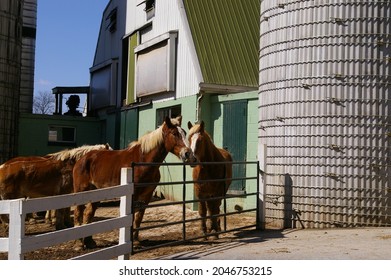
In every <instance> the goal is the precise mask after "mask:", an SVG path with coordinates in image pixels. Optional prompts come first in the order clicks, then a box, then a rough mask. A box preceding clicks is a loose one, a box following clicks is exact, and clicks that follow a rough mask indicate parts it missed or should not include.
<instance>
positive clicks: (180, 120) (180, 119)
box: [176, 116, 182, 126]
mask: <svg viewBox="0 0 391 280" xmlns="http://www.w3.org/2000/svg"><path fill="white" fill-rule="evenodd" d="M176 119H177V121H178V126H181V125H182V116H178V117H176Z"/></svg>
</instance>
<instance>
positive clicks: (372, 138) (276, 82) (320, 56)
mask: <svg viewBox="0 0 391 280" xmlns="http://www.w3.org/2000/svg"><path fill="white" fill-rule="evenodd" d="M16 2H18V1H15V3H16ZM24 2H25V3H29V1H24ZM32 2H33V4H32V5H33V6H34V1H32ZM10 3H11V2H10ZM12 3H14V2H12ZM10 11H12V12H14V13H19V14H18V16H20V12H18V10H17V7H16V6H15V7H10ZM390 14H391V8H390V5H389V4H388V3H387V2H385V1H360V2H356V1H333V2H327V3H324V2H323V1H309V0H306V1H291V2H286V3H282V2H281V1H277V0H264V1H261V2H260V3H259V1H255V0H248V1H236V0H213V1H212V0H198V1H194V0H193V1H190V0H165V1H161V0H137V1H120V0H111V1H109V2H108V5H107V7H106V9H105V10H104V11H103V14H102V21H101V26H100V32H99V37H98V38H97V46H96V53H95V57H94V62H93V65H92V66H91V68H90V73H91V81H90V85H89V87H88V100H89V104H88V116H87V117H84V118H73V117H68V116H60V115H56V116H38V115H31V114H30V113H29V112H23V113H22V114H20V115H19V116H17V114H16V112H17V110H18V109H17V108H18V107H19V106H20V108H22V107H23V106H22V105H20V104H19V103H18V102H17V100H14V99H12V98H11V99H7V100H11V101H12V102H13V104H14V105H15V106H13V107H9V108H12V110H11V111H9V110H1V114H2V116H1V117H2V122H1V124H0V125H4V126H5V125H12V124H14V122H13V121H11V122H9V121H8V120H9V118H11V120H15V119H17V120H18V121H19V125H18V129H16V128H15V127H13V128H9V127H4V129H3V127H2V130H1V131H2V133H3V134H4V135H2V140H1V141H3V142H1V143H2V145H3V146H4V147H7V149H9V147H10V146H9V144H8V143H11V142H12V141H14V143H15V145H14V146H17V147H18V149H17V150H18V151H19V152H18V154H20V155H22V154H25V155H27V154H30V155H32V154H45V153H47V152H52V151H54V150H56V149H57V150H58V149H59V148H63V147H64V146H77V145H81V144H84V143H97V142H108V143H109V144H110V145H111V146H112V147H114V148H116V149H120V148H124V147H125V146H126V145H127V144H128V143H129V142H130V141H132V140H135V139H137V138H138V137H140V136H142V135H143V134H144V133H146V132H147V131H151V130H154V129H155V128H156V127H157V126H158V125H159V124H161V122H162V120H163V117H164V116H165V115H170V116H172V117H175V116H177V115H182V116H183V119H184V121H185V123H184V124H183V125H182V126H183V127H186V123H187V121H191V122H193V123H194V122H197V121H200V120H203V121H205V123H206V127H207V130H208V131H209V133H210V134H211V135H212V137H213V139H214V142H215V144H216V145H217V146H220V147H224V148H226V149H228V150H229V151H230V152H231V153H232V154H233V156H234V160H235V161H259V163H260V170H257V169H256V168H254V167H253V166H251V167H248V166H247V165H243V166H239V167H238V168H237V169H236V170H235V171H234V172H235V173H234V174H235V176H237V177H245V176H252V175H253V174H256V173H258V171H260V174H262V180H260V184H259V186H256V185H254V184H247V183H246V181H245V180H242V181H240V180H239V181H238V182H235V183H234V184H233V185H232V186H231V189H230V190H229V192H230V193H233V194H235V193H236V194H237V193H239V194H240V193H247V192H254V191H255V190H256V189H257V187H259V189H260V193H259V201H260V202H261V208H262V209H261V210H262V211H261V212H262V217H261V218H262V221H263V222H264V226H265V227H273V228H275V227H277V228H290V227H303V228H324V227H353V226H390V225H391V220H390V211H391V209H390V207H391V191H390V188H391V187H390V175H389V174H390V172H389V171H390V158H389V156H390V144H389V141H390V139H391V138H390V111H389V109H390V107H389V99H390V98H389V96H390V87H389V76H390V75H389V71H390V70H389V69H390V50H391V48H390V28H391V22H390V18H391V17H390V16H391V15H390ZM14 19H19V21H18V22H16V23H13V24H14V25H13V26H17V27H18V28H22V23H21V22H22V21H20V18H18V17H10V18H9V19H8V21H10V20H14ZM25 22H26V23H27V21H25ZM2 26H3V24H2ZM211 26H213V27H214V28H210V27H211ZM24 30H25V33H24V34H25V35H26V36H25V37H26V38H25V40H26V44H28V43H29V42H30V43H32V44H33V42H34V32H33V30H34V21H33V23H32V24H31V26H28V25H26V28H25V29H24ZM2 31H3V29H2ZM8 35H9V34H8ZM8 35H7V36H8ZM21 40H22V37H18V38H17V41H12V40H7V41H2V42H1V44H13V43H15V48H12V49H13V50H15V51H21V48H20V46H21ZM29 40H30V41H29ZM2 55H3V53H2ZM17 55H19V56H20V57H21V53H18V54H17ZM30 58H31V57H30ZM31 59H33V58H31ZM28 61H29V60H28V59H27V60H26V61H25V62H26V63H28ZM30 62H31V60H30ZM30 64H31V63H30ZM13 65H14V66H15V68H9V71H15V73H16V76H13V75H11V76H10V77H14V78H15V77H17V78H15V79H14V80H12V79H8V81H10V82H11V83H12V84H10V85H6V86H4V89H3V88H2V93H1V94H2V95H1V98H3V97H4V96H6V98H8V97H11V96H12V97H14V96H15V95H14V93H13V92H11V91H15V92H16V91H17V92H20V89H19V88H20V84H19V78H18V77H20V69H21V68H22V67H21V60H18V61H17V64H13ZM0 67H2V68H4V65H0ZM11 74H12V73H11ZM27 82H28V81H27ZM11 88H13V89H12V90H11V91H9V90H10V89H11ZM27 88H28V87H27ZM69 90H72V89H69ZM21 100H22V99H21ZM23 100H26V98H24V99H23ZM0 103H1V105H3V104H6V103H4V102H0ZM27 103H28V102H27ZM16 104H17V105H16ZM7 108H8V107H7ZM3 119H4V120H5V121H3ZM16 131H18V133H19V134H16ZM37 131H39V133H33V132H37ZM51 131H52V133H51ZM8 132H11V133H10V134H7V135H5V133H8ZM54 132H55V133H54ZM71 132H72V133H71ZM64 133H71V134H70V135H71V136H72V137H70V138H66V139H63V138H61V137H62V135H64ZM54 134H56V135H57V136H59V137H60V138H56V139H53V138H49V135H54ZM31 135H34V141H36V142H37V143H41V144H39V145H38V146H35V147H33V148H31V147H30V148H29V145H28V143H29V141H31ZM29 137H30V138H29ZM4 139H5V140H4ZM10 141H11V142H10ZM14 146H11V147H14ZM2 149H3V150H2V152H3V155H2V159H1V160H2V161H5V159H6V158H8V157H10V156H11V155H15V153H16V151H15V150H7V151H5V149H4V148H2ZM177 161H178V160H177V159H176V158H174V157H173V156H170V157H168V158H167V162H177ZM188 170H190V169H188ZM161 171H162V174H163V178H162V180H164V181H180V180H183V174H182V170H181V169H180V168H177V167H176V166H164V167H162V168H161ZM190 174H191V172H187V174H186V177H187V178H189V179H190V176H191V175H190ZM188 189H189V191H188V192H187V194H188V196H189V198H192V197H193V193H192V191H191V189H192V187H191V185H190V184H189V186H188ZM159 194H161V195H164V196H165V197H167V198H170V199H174V200H175V199H181V191H178V189H177V188H176V187H175V186H171V185H165V186H162V187H160V188H159ZM253 204H255V202H254V201H248V200H245V199H242V200H237V201H235V202H234V203H233V205H231V206H234V205H235V206H236V205H239V206H240V207H241V208H246V207H250V206H253Z"/></svg>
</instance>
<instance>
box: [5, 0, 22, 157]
mask: <svg viewBox="0 0 391 280" xmlns="http://www.w3.org/2000/svg"><path fill="white" fill-rule="evenodd" d="M22 7H23V1H2V2H1V9H0V77H1V79H0V164H1V163H3V162H5V161H6V160H8V159H10V158H11V157H13V156H15V154H16V151H15V147H16V141H17V138H16V133H17V129H18V128H17V121H18V119H17V117H18V107H19V94H20V68H21V51H22V36H21V35H22V34H21V32H22Z"/></svg>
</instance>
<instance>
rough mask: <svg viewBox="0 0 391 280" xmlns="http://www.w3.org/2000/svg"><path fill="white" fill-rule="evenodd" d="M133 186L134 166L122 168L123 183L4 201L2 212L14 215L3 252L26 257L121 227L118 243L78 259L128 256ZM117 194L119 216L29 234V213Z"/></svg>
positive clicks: (0, 206)
mask: <svg viewBox="0 0 391 280" xmlns="http://www.w3.org/2000/svg"><path fill="white" fill-rule="evenodd" d="M133 190H134V185H133V182H132V169H131V168H123V169H122V170H121V184H120V185H119V186H115V187H110V188H105V189H100V190H93V191H88V192H81V193H73V194H68V195H59V196H53V197H45V198H36V199H15V200H3V201H0V214H9V217H10V220H9V234H8V236H9V237H8V238H0V252H8V259H9V260H22V259H24V254H25V253H27V252H31V251H34V250H37V249H40V248H44V247H48V246H53V245H56V244H59V243H63V242H67V241H70V240H76V239H79V238H83V237H86V236H90V235H93V234H97V233H100V232H107V231H111V230H114V229H119V242H118V245H114V246H111V247H108V248H105V249H102V250H99V251H94V252H92V253H88V254H85V255H81V256H78V257H76V258H74V259H79V260H81V259H86V260H87V259H89V260H99V259H112V258H115V257H118V259H128V258H129V254H130V253H131V250H132V243H131V236H130V234H131V225H132V222H133V217H132V214H131V208H132V207H131V204H132V195H133ZM115 198H120V214H119V217H116V218H112V219H107V220H104V221H98V222H93V223H91V224H87V225H82V226H78V227H73V228H68V229H64V230H58V231H54V232H49V233H45V234H38V235H28V236H25V217H26V214H28V213H33V212H40V211H46V210H50V209H60V208H65V207H70V206H75V205H81V204H86V203H89V202H98V201H102V200H108V199H115Z"/></svg>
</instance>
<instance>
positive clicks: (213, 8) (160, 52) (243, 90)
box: [89, 0, 259, 207]
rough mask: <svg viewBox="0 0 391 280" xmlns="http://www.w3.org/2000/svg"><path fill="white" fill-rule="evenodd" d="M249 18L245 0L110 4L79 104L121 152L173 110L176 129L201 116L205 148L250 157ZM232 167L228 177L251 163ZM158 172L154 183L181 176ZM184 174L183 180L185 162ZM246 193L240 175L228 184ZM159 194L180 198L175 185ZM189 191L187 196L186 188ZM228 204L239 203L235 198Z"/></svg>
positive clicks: (253, 151)
mask: <svg viewBox="0 0 391 280" xmlns="http://www.w3.org/2000/svg"><path fill="white" fill-rule="evenodd" d="M232 18H238V19H239V18H240V19H241V20H237V21H232V20H230V19H232ZM258 22H259V3H258V1H254V0H251V1H246V2H245V3H244V2H242V1H233V0H230V1H178V0H170V1H150V0H149V1H115V0H113V1H110V2H109V4H108V5H107V7H106V9H105V11H104V14H103V17H102V23H101V28H100V33H99V38H98V42H97V48H96V54H95V59H94V65H93V66H92V67H91V69H90V71H91V85H90V91H91V93H90V104H89V106H90V108H91V112H90V113H91V114H93V115H95V116H98V117H99V118H100V119H105V120H106V123H107V125H106V127H107V129H108V130H110V132H107V135H109V137H111V138H110V139H109V143H110V144H111V145H112V146H113V147H117V148H123V147H125V146H126V145H127V144H128V143H129V142H130V141H132V140H134V139H137V138H138V137H140V136H141V135H143V134H144V133H146V132H147V131H151V130H153V129H155V128H156V127H157V126H159V125H160V124H161V123H162V122H163V120H164V117H165V116H166V115H169V116H171V117H175V116H177V115H182V116H183V120H184V123H183V124H182V126H183V127H187V124H186V123H187V122H188V121H191V122H192V123H194V122H197V121H200V120H203V121H204V122H205V123H206V126H207V130H208V132H209V133H210V134H211V135H212V137H213V139H214V142H215V144H216V145H217V146H220V147H224V148H226V149H228V150H229V151H230V152H231V153H232V154H233V156H234V160H235V161H243V162H244V161H254V160H256V155H257V122H258V120H257V106H258V94H257V89H258V48H259V40H258V37H259V23H258ZM210 26H214V27H215V28H213V29H211V28H210ZM175 161H177V160H176V159H175V158H174V157H169V159H168V162H175ZM235 168H236V169H235V172H236V176H237V177H245V176H246V175H248V174H251V173H252V174H255V173H256V168H254V166H251V167H248V168H246V165H245V164H243V165H242V166H239V165H237V166H235ZM246 169H249V170H246ZM161 171H162V174H163V179H162V180H163V181H164V180H166V181H178V180H183V177H182V176H183V175H182V171H181V168H176V167H173V166H170V167H162V168H161ZM187 173H188V174H187V176H188V178H189V179H190V177H191V171H190V168H189V172H187ZM254 190H256V185H254V184H252V185H251V186H246V182H245V181H237V182H235V183H234V184H232V186H231V189H230V191H231V192H234V193H238V192H239V193H245V192H246V191H254ZM159 192H161V194H162V195H164V196H165V197H166V198H170V199H174V200H175V199H181V194H182V191H181V190H179V189H178V188H176V187H175V186H164V187H161V188H160V190H159ZM189 192H190V193H189V196H190V197H192V186H191V185H189ZM237 203H239V204H241V206H242V207H243V206H244V204H245V201H241V202H236V203H235V204H237ZM253 206H254V205H253Z"/></svg>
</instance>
